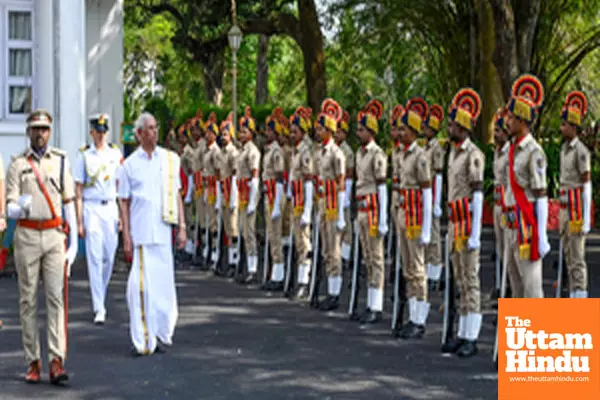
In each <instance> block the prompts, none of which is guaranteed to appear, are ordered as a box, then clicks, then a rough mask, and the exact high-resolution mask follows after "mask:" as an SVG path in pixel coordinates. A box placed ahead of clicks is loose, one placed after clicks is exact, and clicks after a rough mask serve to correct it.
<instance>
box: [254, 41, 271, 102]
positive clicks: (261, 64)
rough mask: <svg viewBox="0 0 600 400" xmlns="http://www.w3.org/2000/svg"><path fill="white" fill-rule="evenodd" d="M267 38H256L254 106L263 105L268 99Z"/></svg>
mask: <svg viewBox="0 0 600 400" xmlns="http://www.w3.org/2000/svg"><path fill="white" fill-rule="evenodd" d="M269 39H270V38H269V36H268V35H259V36H258V54H257V56H256V104H265V103H266V102H267V99H268V98H269V60H268V55H269Z"/></svg>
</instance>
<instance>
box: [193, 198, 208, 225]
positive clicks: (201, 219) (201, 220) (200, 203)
mask: <svg viewBox="0 0 600 400" xmlns="http://www.w3.org/2000/svg"><path fill="white" fill-rule="evenodd" d="M194 202H195V203H196V215H197V216H198V226H199V227H200V229H204V228H206V216H205V213H204V209H205V206H204V193H200V196H199V197H198V198H197V199H196V200H194Z"/></svg>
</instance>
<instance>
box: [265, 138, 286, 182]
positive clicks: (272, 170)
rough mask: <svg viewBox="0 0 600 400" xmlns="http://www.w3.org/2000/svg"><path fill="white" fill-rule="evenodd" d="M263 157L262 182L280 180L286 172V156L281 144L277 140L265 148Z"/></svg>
mask: <svg viewBox="0 0 600 400" xmlns="http://www.w3.org/2000/svg"><path fill="white" fill-rule="evenodd" d="M265 150H266V151H265V154H264V156H263V168H262V180H263V182H266V181H269V180H271V179H279V178H280V177H281V174H283V171H284V170H285V159H284V158H285V155H284V154H283V149H282V148H281V146H280V145H279V143H278V142H277V141H276V140H275V141H273V142H271V143H270V144H268V145H266V147H265Z"/></svg>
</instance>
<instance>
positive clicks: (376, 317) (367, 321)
mask: <svg viewBox="0 0 600 400" xmlns="http://www.w3.org/2000/svg"><path fill="white" fill-rule="evenodd" d="M379 321H381V311H372V310H369V312H367V313H365V315H363V316H362V318H361V319H360V323H361V325H372V324H375V323H377V322H379Z"/></svg>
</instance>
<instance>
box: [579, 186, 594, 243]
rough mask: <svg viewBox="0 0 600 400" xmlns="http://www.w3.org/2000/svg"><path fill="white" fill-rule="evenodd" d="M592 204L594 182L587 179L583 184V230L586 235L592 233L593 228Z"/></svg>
mask: <svg viewBox="0 0 600 400" xmlns="http://www.w3.org/2000/svg"><path fill="white" fill-rule="evenodd" d="M591 204H592V182H591V181H587V182H586V183H584V184H583V227H582V228H581V229H582V232H583V234H584V235H586V234H588V233H590V230H591V221H590V220H591V216H592V210H591Z"/></svg>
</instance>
